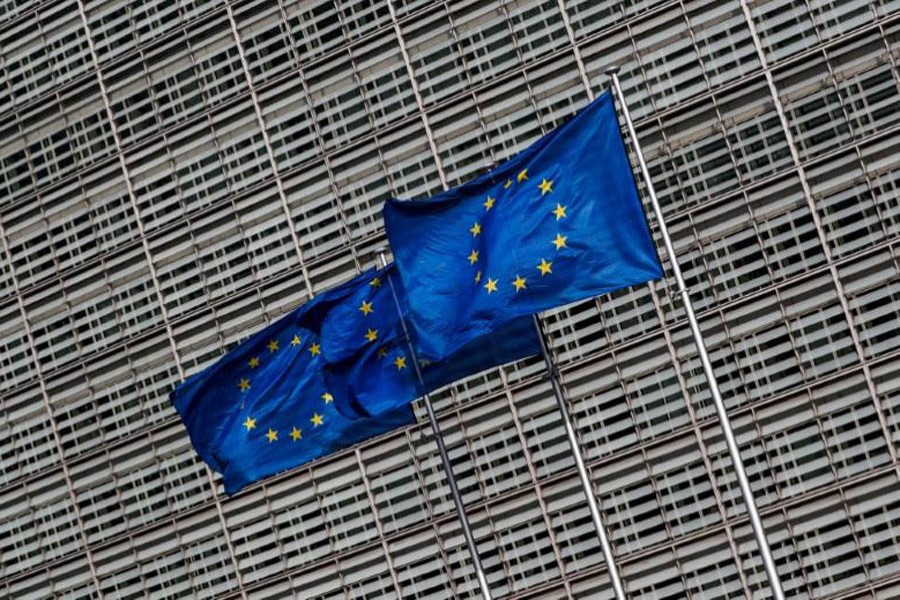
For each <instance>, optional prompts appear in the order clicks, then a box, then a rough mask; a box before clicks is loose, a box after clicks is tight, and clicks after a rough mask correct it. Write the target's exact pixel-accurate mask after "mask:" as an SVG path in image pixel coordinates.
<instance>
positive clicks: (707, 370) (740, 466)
mask: <svg viewBox="0 0 900 600" xmlns="http://www.w3.org/2000/svg"><path fill="white" fill-rule="evenodd" d="M606 74H607V75H609V77H610V78H611V79H612V85H613V89H614V90H615V93H616V96H617V97H618V99H619V105H620V106H621V107H622V115H623V116H624V117H625V124H626V125H627V126H628V135H629V136H630V137H631V143H632V144H633V145H634V152H635V154H636V155H637V159H638V163H639V164H640V167H641V175H642V176H643V178H644V183H646V185H647V193H648V195H649V196H650V204H651V205H652V206H653V213H654V214H655V215H656V221H657V224H658V226H659V233H660V235H661V236H662V238H663V243H664V244H665V246H666V253H667V254H668V255H669V262H670V263H671V265H672V274H673V275H674V276H675V282H676V284H677V285H678V293H679V295H680V296H681V302H682V304H683V305H684V312H685V313H686V314H687V319H688V324H689V325H690V328H691V334H692V335H693V337H694V343H695V344H696V345H697V351H698V352H699V354H700V362H701V363H702V364H703V373H704V374H705V375H706V381H707V383H708V385H709V391H710V393H711V394H712V398H713V402H714V403H715V405H716V413H717V414H718V416H719V424H720V425H721V427H722V432H723V433H724V434H725V443H726V445H727V446H728V453H729V454H730V455H731V462H732V465H733V466H734V471H735V474H736V475H737V480H738V484H739V485H740V488H741V495H742V496H743V498H744V504H746V506H747V513H748V515H749V516H750V523H751V524H752V525H753V534H754V536H755V537H756V544H757V546H758V547H759V553H760V555H761V556H762V559H763V565H764V566H765V569H766V574H767V575H768V577H769V587H770V588H771V589H772V594H773V596H774V598H775V600H784V591H783V589H782V585H781V579H780V578H779V576H778V570H777V569H776V568H775V559H774V558H773V557H772V550H771V549H770V548H769V542H768V540H767V539H766V532H765V529H764V528H763V524H762V519H760V517H759V511H758V510H757V508H756V502H755V500H754V499H753V490H752V489H751V487H750V480H749V479H748V478H747V472H746V470H745V469H744V463H743V461H742V460H741V452H740V449H739V448H738V445H737V440H736V439H735V437H734V430H733V429H732V427H731V420H730V419H729V418H728V412H727V410H726V409H725V402H724V401H723V400H722V394H721V393H720V392H719V385H718V383H717V382H716V374H715V372H714V371H713V368H712V363H711V362H710V360H709V354H708V353H707V351H706V344H705V343H704V341H703V334H702V333H701V331H700V325H699V323H698V322H697V315H696V314H695V313H694V305H693V304H692V303H691V297H690V294H688V290H687V286H686V285H685V282H684V276H683V275H682V273H681V267H680V266H679V265H678V261H677V260H676V259H675V247H674V245H673V244H672V238H671V237H669V230H668V228H667V227H666V222H665V220H664V219H663V212H662V208H661V207H660V205H659V200H658V199H657V198H656V191H655V190H654V189H653V181H652V180H651V179H650V171H649V170H648V169H647V163H646V162H644V155H643V153H642V152H641V146H640V144H639V143H638V138H637V132H636V131H635V129H634V123H633V122H632V121H631V113H630V112H629V111H628V104H627V103H626V102H625V96H624V94H623V93H622V86H621V85H620V84H619V67H609V68H608V69H607V70H606Z"/></svg>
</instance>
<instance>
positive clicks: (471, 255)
mask: <svg viewBox="0 0 900 600" xmlns="http://www.w3.org/2000/svg"><path fill="white" fill-rule="evenodd" d="M477 262H478V250H472V251H471V252H470V253H469V264H470V265H474V264H475V263H477Z"/></svg>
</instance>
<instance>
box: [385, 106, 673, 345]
mask: <svg viewBox="0 0 900 600" xmlns="http://www.w3.org/2000/svg"><path fill="white" fill-rule="evenodd" d="M384 221H385V227H386V229H387V233H388V238H389V240H390V243H391V248H392V250H393V254H394V259H395V261H396V264H397V266H398V271H399V274H400V277H401V279H402V283H403V286H404V288H405V290H406V294H407V300H408V302H409V306H410V311H409V315H408V318H409V322H410V325H411V328H412V329H413V330H414V331H415V335H416V337H417V344H418V345H419V347H420V349H421V352H422V356H423V357H424V358H427V359H430V360H440V359H442V358H444V357H447V356H449V355H451V354H453V353H454V352H457V351H458V350H459V349H460V348H462V347H464V346H465V345H467V344H469V343H471V342H472V341H473V340H476V339H479V338H482V337H484V336H485V335H489V334H490V333H491V332H495V331H497V330H498V329H499V328H500V327H502V326H504V325H505V324H506V323H509V322H510V321H512V320H514V319H516V318H517V317H521V316H522V315H528V314H534V313H537V312H540V311H542V310H545V309H549V308H552V307H555V306H560V305H563V304H568V303H570V302H574V301H577V300H582V299H585V298H588V297H591V296H596V295H599V294H603V293H607V292H611V291H614V290H617V289H621V288H624V287H628V286H631V285H636V284H639V283H644V282H646V281H649V280H652V279H657V278H659V277H661V276H662V268H661V266H660V263H659V258H658V256H657V252H656V248H655V246H654V244H653V240H652V238H651V236H650V232H649V228H648V226H647V222H646V219H645V215H644V211H643V207H642V205H641V202H640V199H639V197H638V193H637V188H636V186H635V183H634V178H633V175H632V171H631V166H630V164H629V162H628V156H627V154H626V151H625V147H624V144H623V141H622V137H621V133H620V131H619V125H618V120H617V118H616V113H615V107H614V104H613V99H612V95H611V94H610V93H609V92H606V93H604V94H602V95H601V96H599V97H598V98H597V99H596V100H595V101H594V102H592V103H591V104H590V105H589V106H588V107H586V108H585V109H584V110H582V111H581V112H580V113H578V114H577V115H576V116H574V117H573V118H572V119H570V120H569V121H568V122H566V123H565V124H563V125H562V126H560V127H559V128H558V129H556V130H554V131H552V132H551V133H549V134H547V135H545V136H544V137H542V138H541V139H539V140H538V141H537V142H536V143H534V144H533V145H532V146H530V147H528V148H526V149H525V150H523V151H522V152H521V153H519V154H518V155H516V156H515V157H513V158H512V159H510V160H509V161H507V162H506V163H504V164H502V165H500V166H498V167H496V168H494V169H493V170H491V171H490V172H488V173H486V174H484V175H482V176H480V177H477V178H475V179H474V180H472V181H469V182H468V183H465V184H463V185H461V186H459V187H456V188H453V189H450V190H447V191H445V192H443V193H440V194H438V195H436V196H433V197H431V198H428V199H422V200H399V199H389V200H388V202H387V203H386V205H385V207H384Z"/></svg>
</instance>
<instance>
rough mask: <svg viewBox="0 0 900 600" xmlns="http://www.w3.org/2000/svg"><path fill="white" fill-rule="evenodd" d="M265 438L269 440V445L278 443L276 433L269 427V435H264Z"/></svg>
mask: <svg viewBox="0 0 900 600" xmlns="http://www.w3.org/2000/svg"><path fill="white" fill-rule="evenodd" d="M266 438H267V439H268V440H269V443H270V444H271V443H272V442H277V441H278V432H277V431H275V430H274V429H272V428H271V427H269V433H267V434H266Z"/></svg>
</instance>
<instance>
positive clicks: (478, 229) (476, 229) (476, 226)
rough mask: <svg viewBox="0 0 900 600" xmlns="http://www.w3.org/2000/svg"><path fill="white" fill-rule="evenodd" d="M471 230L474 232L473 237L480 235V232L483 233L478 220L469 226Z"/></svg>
mask: <svg viewBox="0 0 900 600" xmlns="http://www.w3.org/2000/svg"><path fill="white" fill-rule="evenodd" d="M469 231H471V232H472V237H478V234H479V233H481V225H480V224H479V223H478V222H477V221H476V223H475V224H474V225H472V227H470V228H469Z"/></svg>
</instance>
